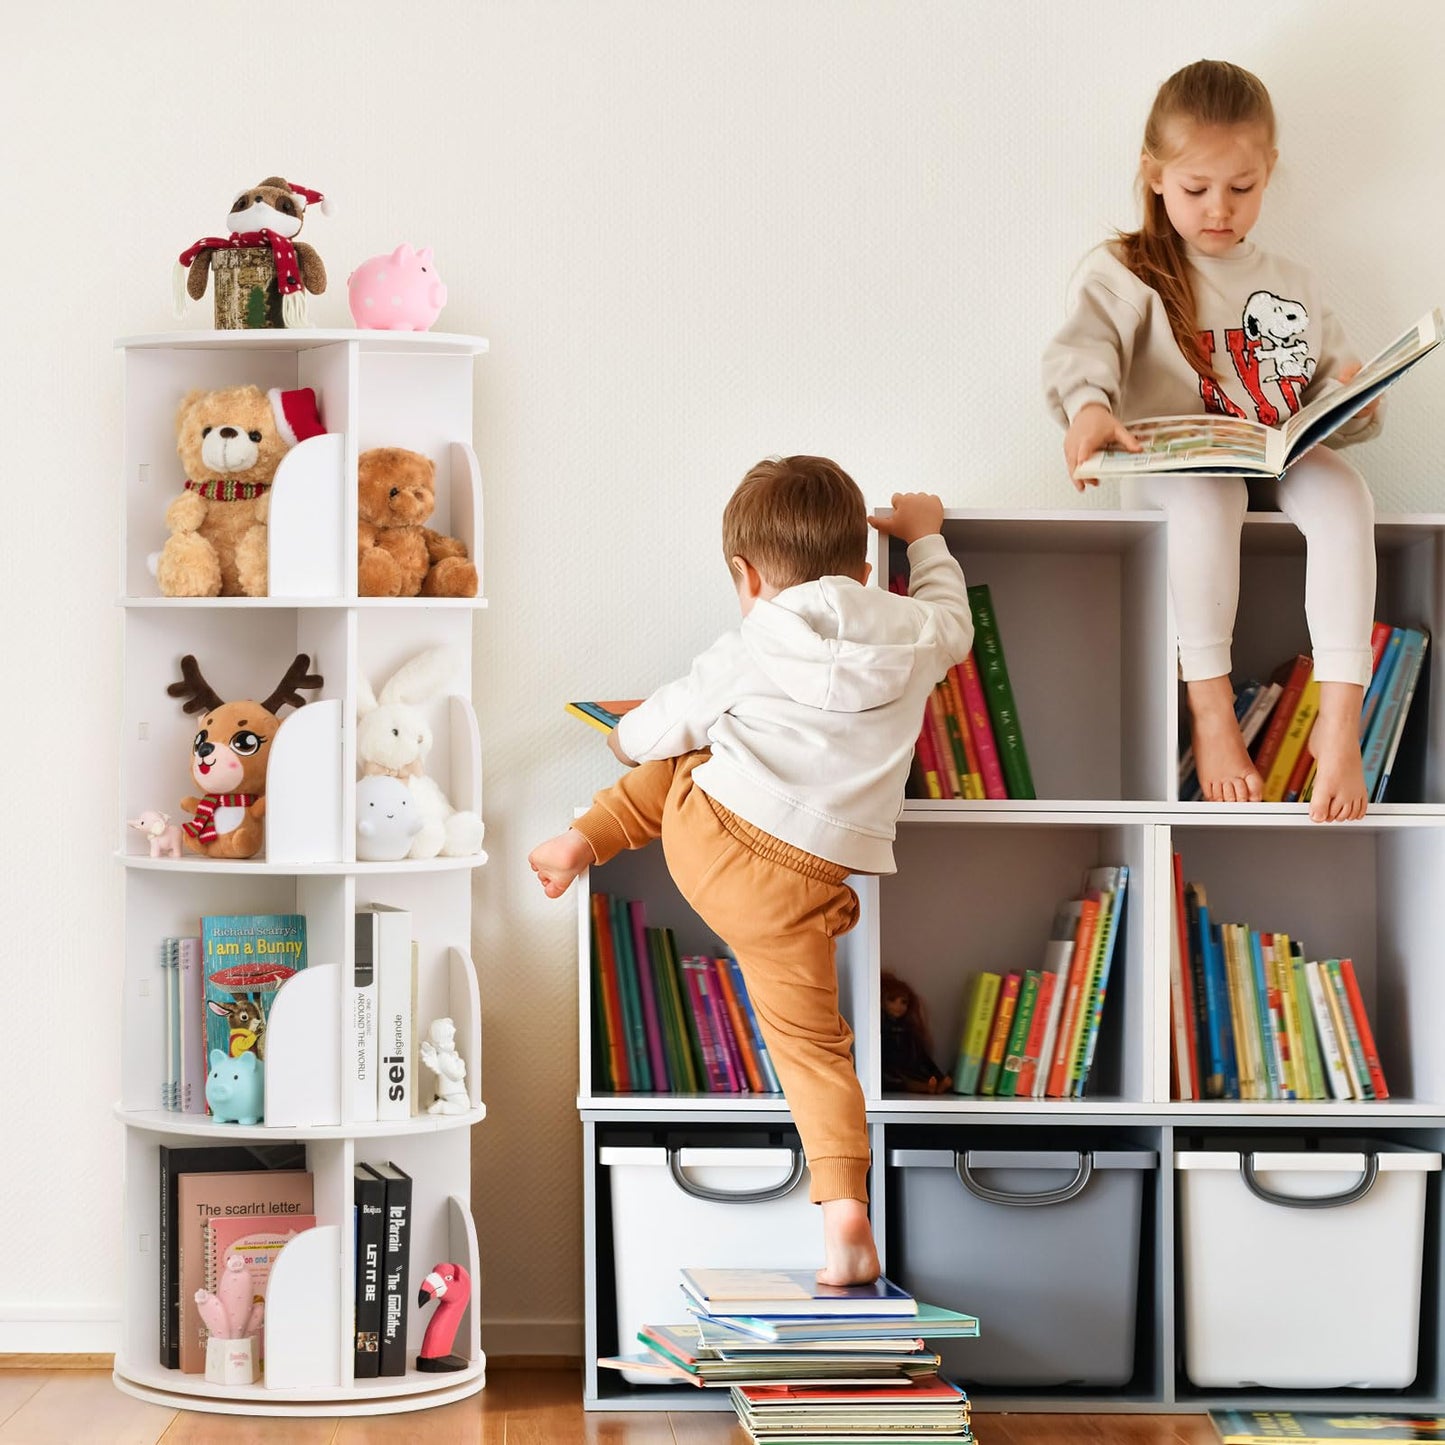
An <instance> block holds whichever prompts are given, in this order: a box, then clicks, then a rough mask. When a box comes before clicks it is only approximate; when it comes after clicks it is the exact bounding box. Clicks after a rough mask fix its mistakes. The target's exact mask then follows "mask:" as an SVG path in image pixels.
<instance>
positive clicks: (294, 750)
mask: <svg viewBox="0 0 1445 1445" xmlns="http://www.w3.org/2000/svg"><path fill="white" fill-rule="evenodd" d="M344 726H345V723H344V716H343V712H342V703H341V701H340V699H338V698H322V699H321V700H320V701H319V702H309V703H307V704H306V706H305V707H302V708H298V709H297V710H296V711H295V712H294V713H292V714H291V715H290V716H289V717H286V718H284V719H282V722H281V726H280V728H279V729H278V730H277V733H276V736H275V738H273V739H272V742H271V761H270V763H269V764H268V765H267V769H266V861H267V862H268V863H326V862H332V861H339V860H340V859H342V858H343V857H344V856H345V850H344V841H345V840H344V837H343V834H342V827H343V825H344V822H345V819H346V816H347V804H346V801H345V799H344V798H343V796H342V793H343V791H345V792H350V793H353V794H354V792H355V784H352V785H350V786H349V787H345V788H343V783H342V755H343V752H344V750H345V741H344V737H343V728H344ZM353 816H354V815H353Z"/></svg>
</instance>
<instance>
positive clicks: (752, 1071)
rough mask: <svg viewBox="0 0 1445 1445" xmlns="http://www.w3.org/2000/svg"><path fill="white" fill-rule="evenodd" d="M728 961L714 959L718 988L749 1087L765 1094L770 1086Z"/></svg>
mask: <svg viewBox="0 0 1445 1445" xmlns="http://www.w3.org/2000/svg"><path fill="white" fill-rule="evenodd" d="M728 962H729V961H728V960H727V959H725V958H715V959H713V969H714V971H715V972H716V973H717V981H718V989H719V992H720V993H721V995H722V1001H723V1003H724V1004H725V1005H726V1006H727V1011H728V1023H729V1024H731V1025H732V1035H733V1041H734V1042H735V1043H736V1044H737V1046H738V1059H739V1062H740V1063H741V1064H742V1067H743V1072H744V1073H745V1074H746V1075H747V1077H748V1087H749V1088H750V1089H751V1090H752V1091H753V1093H755V1094H765V1093H766V1092H767V1088H768V1086H767V1084H766V1083H764V1082H763V1071H762V1068H761V1067H760V1065H759V1064H758V1061H757V1059H756V1057H755V1056H754V1054H753V1040H752V1030H751V1029H749V1028H748V1025H747V1021H746V1020H745V1019H744V1018H743V1011H742V1009H741V1008H740V1007H739V1005H738V1000H737V995H736V994H735V993H734V992H733V976H732V970H731V969H730V968H729V966H728Z"/></svg>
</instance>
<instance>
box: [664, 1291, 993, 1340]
mask: <svg viewBox="0 0 1445 1445" xmlns="http://www.w3.org/2000/svg"><path fill="white" fill-rule="evenodd" d="M688 1312H689V1313H690V1314H692V1315H694V1316H695V1317H696V1318H697V1323H698V1334H699V1337H700V1338H701V1339H702V1340H703V1342H704V1343H706V1344H716V1343H718V1342H719V1341H720V1340H722V1339H723V1337H724V1336H725V1335H727V1334H729V1333H731V1334H734V1335H737V1336H738V1337H740V1338H742V1339H748V1340H763V1341H765V1342H767V1343H768V1344H784V1343H787V1342H789V1341H797V1342H798V1343H802V1342H804V1341H807V1342H809V1343H813V1342H822V1341H826V1342H828V1343H829V1344H832V1343H834V1342H835V1341H840V1340H899V1339H914V1338H919V1337H921V1338H924V1339H928V1340H942V1339H967V1340H971V1339H976V1338H977V1337H978V1319H977V1318H976V1317H975V1316H974V1315H966V1314H961V1313H959V1311H957V1310H950V1309H945V1308H944V1307H943V1306H942V1305H930V1304H924V1303H923V1302H922V1301H921V1300H920V1301H919V1302H918V1312H917V1314H913V1315H900V1316H898V1317H896V1318H892V1319H889V1318H887V1317H883V1316H869V1317H867V1318H850V1317H849V1316H847V1315H837V1316H832V1317H828V1316H818V1315H811V1316H804V1317H799V1318H797V1319H780V1318H778V1317H777V1316H768V1317H760V1316H752V1315H720V1316H718V1317H717V1318H713V1317H712V1316H711V1315H709V1314H708V1313H707V1312H706V1311H705V1310H703V1309H702V1308H701V1307H700V1306H697V1305H693V1304H689V1305H688Z"/></svg>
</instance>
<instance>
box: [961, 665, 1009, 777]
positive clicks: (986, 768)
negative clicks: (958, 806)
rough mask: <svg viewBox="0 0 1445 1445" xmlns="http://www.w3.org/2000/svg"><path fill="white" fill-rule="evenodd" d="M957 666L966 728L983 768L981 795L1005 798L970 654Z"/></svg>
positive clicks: (995, 748)
mask: <svg viewBox="0 0 1445 1445" xmlns="http://www.w3.org/2000/svg"><path fill="white" fill-rule="evenodd" d="M958 666H959V668H960V677H961V678H962V681H963V702H964V706H965V707H966V708H967V709H968V727H969V731H970V733H971V734H972V735H973V742H974V746H975V747H976V748H977V749H978V764H979V767H980V768H982V769H983V795H984V797H985V798H1006V797H1008V788H1007V787H1006V786H1005V784H1004V780H1003V764H1002V763H1001V762H1000V761H999V756H998V746H997V745H996V744H995V742H994V739H993V724H992V723H991V722H990V721H989V717H988V701H987V699H986V698H985V697H984V695H983V680H982V679H981V678H980V677H979V675H978V664H977V663H976V662H975V661H974V658H973V653H972V652H970V653H969V654H968V656H967V657H965V658H964V659H963V661H962V662H961V663H959V664H958Z"/></svg>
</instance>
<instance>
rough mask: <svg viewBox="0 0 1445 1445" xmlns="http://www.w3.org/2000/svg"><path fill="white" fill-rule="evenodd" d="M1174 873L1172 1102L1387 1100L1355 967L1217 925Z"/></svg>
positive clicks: (1177, 863)
mask: <svg viewBox="0 0 1445 1445" xmlns="http://www.w3.org/2000/svg"><path fill="white" fill-rule="evenodd" d="M1174 869H1175V876H1176V879H1178V880H1181V881H1180V882H1179V883H1178V884H1177V885H1176V889H1175V907H1174V925H1175V927H1174V932H1175V934H1176V936H1177V938H1178V940H1179V944H1178V947H1179V952H1180V954H1181V959H1180V966H1179V967H1178V968H1172V969H1171V988H1172V991H1173V997H1172V1000H1171V1005H1172V1008H1171V1012H1172V1017H1173V1019H1174V1028H1173V1030H1172V1031H1171V1035H1170V1048H1171V1053H1172V1065H1173V1073H1174V1081H1175V1094H1174V1097H1175V1098H1176V1099H1183V1100H1191V1099H1241V1100H1312V1099H1356V1100H1365V1099H1388V1098H1389V1097H1390V1091H1389V1088H1388V1086H1387V1084H1386V1082H1385V1074H1384V1070H1383V1069H1382V1068H1381V1066H1380V1057H1379V1052H1378V1050H1377V1048H1376V1045H1375V1035H1374V1030H1373V1029H1372V1028H1371V1027H1370V1020H1369V1015H1368V1014H1367V1012H1366V1010H1365V1001H1364V996H1363V994H1362V993H1361V991H1360V985H1359V979H1358V977H1357V975H1356V971H1355V966H1354V963H1353V961H1352V960H1350V959H1348V958H1341V959H1334V958H1331V959H1325V960H1323V961H1316V960H1311V959H1308V958H1307V957H1306V955H1305V949H1304V946H1303V945H1302V944H1301V943H1300V941H1299V940H1298V939H1292V938H1290V937H1289V935H1288V934H1284V933H1269V932H1263V931H1260V930H1256V929H1251V928H1249V927H1248V926H1247V925H1245V924H1242V923H1222V922H1215V921H1214V919H1213V918H1211V916H1210V911H1209V902H1208V898H1207V897H1206V895H1205V891H1204V889H1203V887H1202V886H1200V885H1198V884H1193V883H1191V884H1187V885H1186V884H1183V883H1182V876H1183V866H1182V861H1181V859H1180V858H1179V855H1178V854H1175V859H1174ZM1185 957H1187V959H1188V966H1187V967H1186V966H1184V958H1185Z"/></svg>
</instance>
